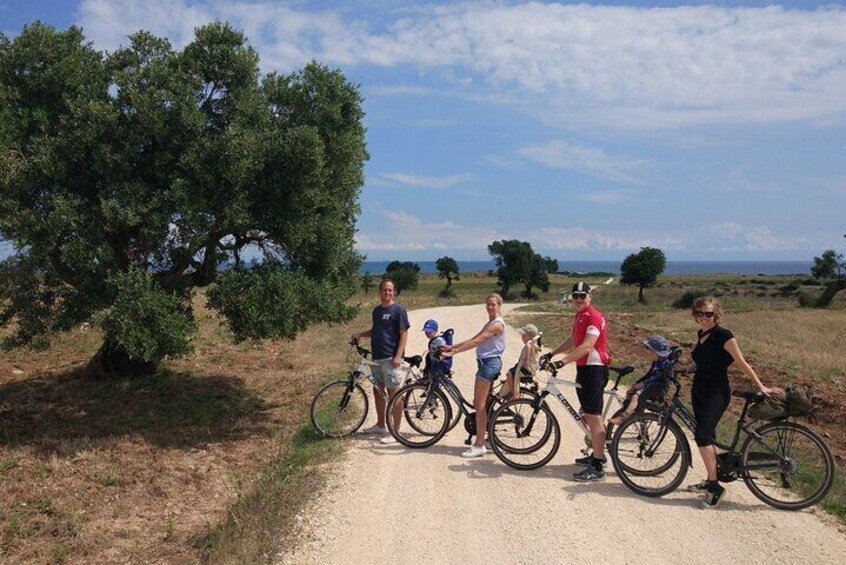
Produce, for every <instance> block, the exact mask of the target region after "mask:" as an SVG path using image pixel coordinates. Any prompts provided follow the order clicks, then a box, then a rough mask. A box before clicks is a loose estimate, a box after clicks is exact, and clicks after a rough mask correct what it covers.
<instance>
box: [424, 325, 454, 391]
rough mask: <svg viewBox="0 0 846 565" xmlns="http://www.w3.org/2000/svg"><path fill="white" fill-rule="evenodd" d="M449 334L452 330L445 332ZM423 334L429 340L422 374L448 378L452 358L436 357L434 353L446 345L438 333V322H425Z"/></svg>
mask: <svg viewBox="0 0 846 565" xmlns="http://www.w3.org/2000/svg"><path fill="white" fill-rule="evenodd" d="M447 331H448V332H451V331H452V330H447ZM423 333H425V334H426V337H428V338H429V345H428V346H427V347H428V351H427V352H426V357H425V359H426V363H425V365H424V366H423V374H424V375H429V376H434V375H436V374H438V373H440V374H442V375H444V376H447V377H448V376H450V374H451V372H452V357H440V358H438V357H436V356H435V352H436V351H438V350H440V348H441V347H443V346H444V345H448V344H447V341H446V339H445V337H444V335H443V334H440V333H438V321H437V320H431V319H430V320H426V323H425V324H423Z"/></svg>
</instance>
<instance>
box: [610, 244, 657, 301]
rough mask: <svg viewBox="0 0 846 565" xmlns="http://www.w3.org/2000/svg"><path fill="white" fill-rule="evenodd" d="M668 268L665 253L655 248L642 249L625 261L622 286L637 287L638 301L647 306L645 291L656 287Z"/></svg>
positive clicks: (621, 273)
mask: <svg viewBox="0 0 846 565" xmlns="http://www.w3.org/2000/svg"><path fill="white" fill-rule="evenodd" d="M666 266H667V258H666V257H665V256H664V252H663V251H661V250H660V249H656V248H654V247H641V248H640V252H638V253H632V254H631V255H629V256H628V257H626V258H625V259H624V260H623V264H622V265H621V266H620V284H623V285H637V286H638V295H637V301H638V302H639V303H640V304H645V303H646V300H645V299H644V298H643V289H644V288H646V287H650V286H652V285H654V284H655V282H656V281H657V280H658V275H660V274H661V273H663V272H664V268H665V267H666Z"/></svg>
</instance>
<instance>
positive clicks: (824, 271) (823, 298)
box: [811, 235, 846, 308]
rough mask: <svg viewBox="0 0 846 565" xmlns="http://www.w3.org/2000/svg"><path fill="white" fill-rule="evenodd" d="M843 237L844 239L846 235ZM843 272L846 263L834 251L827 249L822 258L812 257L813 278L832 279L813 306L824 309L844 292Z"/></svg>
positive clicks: (845, 268) (844, 280)
mask: <svg viewBox="0 0 846 565" xmlns="http://www.w3.org/2000/svg"><path fill="white" fill-rule="evenodd" d="M843 237H846V235H844V236H843ZM844 270H846V262H844V261H843V254H842V253H837V252H835V251H834V249H827V250H826V251H825V252H823V254H822V257H814V266H813V267H811V274H812V275H813V276H814V278H815V279H834V280H830V282H829V283H828V284H826V286H825V290H824V291H823V293H822V294H821V295H820V296H819V298H817V299H816V302H814V303H813V305H814V306H816V307H817V308H826V307H827V306H828V305H829V304H831V301H832V300H834V296H835V295H836V294H837V293H838V292H840V291H841V290H846V276H844V275H843V271H844Z"/></svg>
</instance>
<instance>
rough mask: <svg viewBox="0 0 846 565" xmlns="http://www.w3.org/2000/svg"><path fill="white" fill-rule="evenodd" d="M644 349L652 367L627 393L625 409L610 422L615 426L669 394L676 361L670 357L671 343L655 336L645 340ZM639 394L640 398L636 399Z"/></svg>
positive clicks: (624, 403) (620, 410)
mask: <svg viewBox="0 0 846 565" xmlns="http://www.w3.org/2000/svg"><path fill="white" fill-rule="evenodd" d="M643 347H644V349H646V351H648V352H649V356H650V358H651V360H652V365H650V366H649V370H648V371H647V372H646V374H645V375H644V376H642V377H641V378H640V379H638V381H637V382H636V383H635V384H633V385H632V386H631V387H630V388H629V390H627V391H626V400H625V401H624V402H623V407H622V408H620V409H619V410H618V411H617V412H616V413H615V414H614V416H613V417H612V418H611V419H610V420H608V422H609V423H611V424H614V425H615V426H617V425H619V424H621V423H622V422H623V420H625V419H626V417H628V416H629V414H631V413H633V412H635V411H636V410H637V409H638V408H641V407H642V405H643V404H644V403H645V402H646V401H647V400H650V399H659V398H662V397H663V396H664V395H665V394H667V382H668V381H667V377H669V376H670V375H671V374H672V371H673V364H674V363H675V361H676V360H675V359H672V356H671V355H670V354H671V353H672V351H673V350H672V348H671V347H670V342H669V341H667V340H666V339H665V338H664V337H662V336H660V335H653V336H650V337H648V338H647V339H645V340H643ZM638 392H640V396H639V397H638V399H635V398H634V397H635V395H636V394H637V393H638Z"/></svg>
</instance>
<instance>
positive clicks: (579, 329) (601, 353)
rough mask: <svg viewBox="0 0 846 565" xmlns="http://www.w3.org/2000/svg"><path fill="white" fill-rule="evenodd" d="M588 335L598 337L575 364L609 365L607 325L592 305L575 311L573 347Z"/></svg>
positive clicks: (600, 313) (603, 317)
mask: <svg viewBox="0 0 846 565" xmlns="http://www.w3.org/2000/svg"><path fill="white" fill-rule="evenodd" d="M588 335H595V336H599V338H598V339H597V340H596V344H595V345H594V346H593V349H591V350H590V351H589V352H588V353H587V355H585V356H583V357H581V358H579V359H577V360H576V365H610V364H611V356H610V355H608V326H607V324H606V323H605V316H603V315H602V312H600V311H599V310H597V309H596V308H594V307H593V306H588V307H587V308H585V309H584V310H582V311H581V312H577V313H576V319H575V320H574V321H573V333H572V336H573V347H578V346H579V345H581V344H582V343H584V341H585V337H586V336H588Z"/></svg>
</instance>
